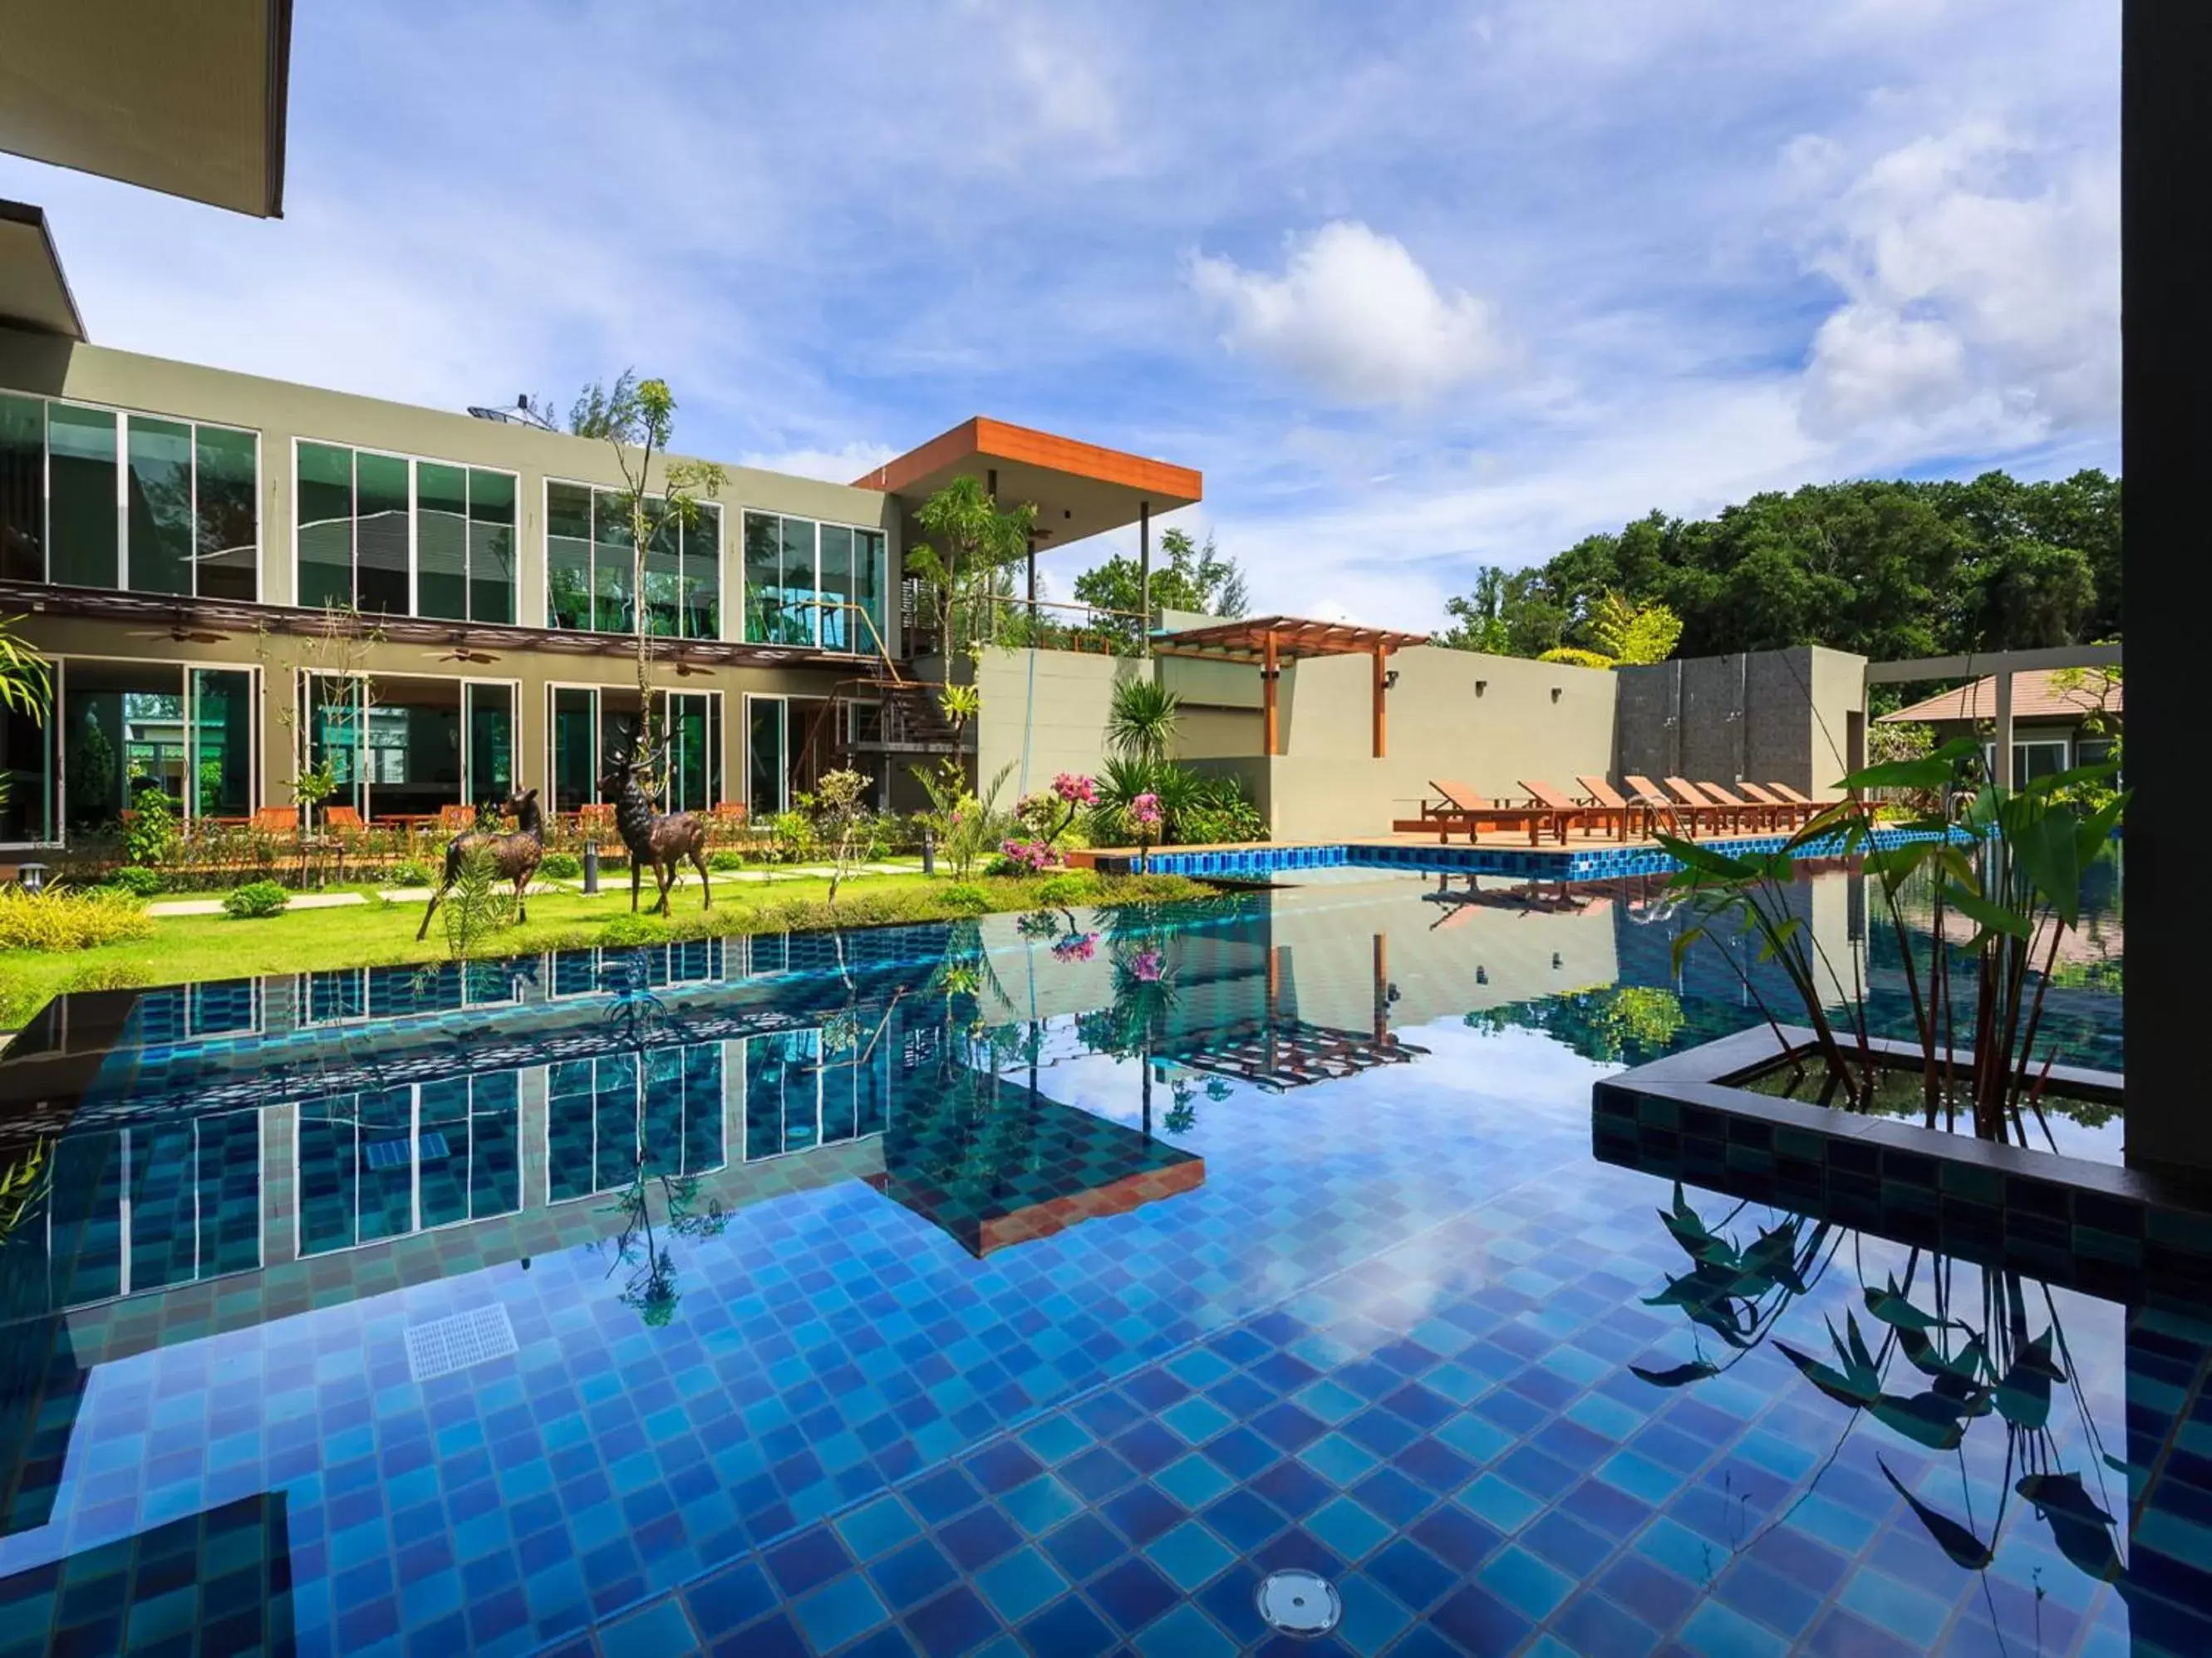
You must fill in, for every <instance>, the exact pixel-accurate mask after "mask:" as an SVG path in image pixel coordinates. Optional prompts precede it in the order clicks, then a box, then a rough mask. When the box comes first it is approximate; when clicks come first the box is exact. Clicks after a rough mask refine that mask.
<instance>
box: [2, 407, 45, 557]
mask: <svg viewBox="0 0 2212 1658" xmlns="http://www.w3.org/2000/svg"><path fill="white" fill-rule="evenodd" d="M0 578H5V579H6V580H11V581H44V580H46V404H45V402H44V401H43V400H42V399H40V398H18V397H10V396H9V395H8V394H6V393H5V392H0Z"/></svg>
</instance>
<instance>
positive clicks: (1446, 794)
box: [1390, 778, 1567, 847]
mask: <svg viewBox="0 0 2212 1658" xmlns="http://www.w3.org/2000/svg"><path fill="white" fill-rule="evenodd" d="M1429 786H1430V787H1431V788H1432V789H1434V790H1435V791H1436V792H1437V793H1438V794H1439V795H1441V796H1442V797H1443V799H1442V800H1441V802H1438V803H1431V802H1429V801H1426V800H1424V801H1423V802H1422V803H1421V815H1420V816H1419V817H1401V818H1400V819H1398V821H1397V822H1396V823H1393V824H1392V825H1391V826H1390V827H1391V829H1393V830H1395V832H1396V833H1398V834H1401V835H1425V834H1427V833H1428V832H1429V831H1431V829H1433V830H1434V831H1436V836H1437V840H1438V841H1450V839H1451V836H1452V831H1453V830H1454V829H1459V830H1461V831H1462V832H1463V833H1464V834H1465V835H1467V838H1468V841H1469V842H1470V843H1472V842H1473V841H1474V839H1475V836H1476V835H1477V834H1478V833H1479V832H1480V830H1481V829H1485V828H1498V829H1503V828H1506V827H1508V826H1510V827H1511V828H1513V829H1523V828H1525V829H1527V830H1528V844H1529V845H1530V846H1532V847H1533V846H1536V845H1538V844H1540V843H1541V841H1542V839H1543V835H1544V831H1545V830H1546V829H1550V830H1551V831H1552V833H1553V837H1554V838H1555V839H1557V840H1558V841H1559V843H1560V844H1561V845H1562V846H1564V845H1565V844H1566V839H1567V827H1566V822H1565V819H1564V818H1562V817H1560V816H1559V813H1557V812H1555V811H1547V810H1546V809H1545V808H1543V807H1541V806H1501V805H1494V804H1492V802H1490V801H1488V800H1486V799H1483V798H1482V796H1480V795H1479V794H1477V793H1475V792H1474V790H1473V789H1471V788H1469V787H1468V786H1467V785H1466V784H1464V783H1462V782H1460V781H1459V780H1456V779H1455V778H1443V779H1437V778H1431V780H1429Z"/></svg>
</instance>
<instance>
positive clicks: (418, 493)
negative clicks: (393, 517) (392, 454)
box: [415, 460, 469, 621]
mask: <svg viewBox="0 0 2212 1658" xmlns="http://www.w3.org/2000/svg"><path fill="white" fill-rule="evenodd" d="M415 561H416V564H415V608H416V614H417V615H419V616H449V617H452V618H453V619H454V620H456V621H459V620H462V619H465V617H466V616H468V613H469V475H468V472H467V471H466V470H465V468H462V467H459V466H447V465H443V464H441V463H440V462H437V461H429V460H426V461H423V462H421V463H420V464H419V465H416V468H415Z"/></svg>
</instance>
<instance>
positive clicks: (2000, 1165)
mask: <svg viewBox="0 0 2212 1658" xmlns="http://www.w3.org/2000/svg"><path fill="white" fill-rule="evenodd" d="M1813 1042H1814V1037H1813V1033H1812V1032H1811V1031H1809V1030H1805V1029H1796V1028H1791V1027H1787V1026H1785V1027H1784V1029H1783V1031H1782V1035H1781V1040H1779V1041H1778V1040H1777V1036H1776V1033H1775V1032H1774V1031H1773V1030H1771V1029H1765V1028H1763V1027H1762V1028H1760V1029H1753V1030H1747V1031H1741V1032H1739V1033H1738V1034H1736V1035H1732V1036H1726V1037H1723V1038H1722V1039H1721V1040H1720V1041H1718V1042H1707V1043H1705V1045H1703V1046H1702V1047H1699V1048H1691V1049H1689V1050H1687V1051H1686V1052H1684V1053H1681V1054H1670V1055H1668V1056H1667V1057H1666V1058H1664V1059H1662V1060H1654V1061H1653V1062H1652V1063H1650V1064H1649V1065H1644V1066H1637V1067H1635V1068H1634V1069H1632V1070H1629V1071H1626V1072H1621V1073H1620V1074H1619V1075H1618V1076H1613V1077H1608V1078H1604V1079H1603V1080H1601V1081H1600V1082H1598V1083H1596V1084H1593V1086H1592V1089H1591V1095H1592V1112H1591V1129H1590V1133H1591V1142H1592V1149H1593V1151H1595V1155H1596V1156H1597V1157H1598V1159H1599V1160H1600V1161H1601V1162H1604V1163H1615V1164H1618V1165H1620V1166H1621V1167H1624V1168H1629V1169H1639V1170H1641V1171H1643V1172H1644V1173H1647V1174H1656V1175H1668V1176H1671V1177H1673V1178H1674V1179H1678V1180H1681V1181H1686V1182H1689V1183H1691V1184H1693V1185H1697V1186H1701V1187H1706V1188H1707V1189H1709V1190H1713V1191H1721V1192H1726V1193H1730V1194H1731V1195H1733V1196H1737V1197H1745V1198H1750V1199H1753V1200H1754V1201H1759V1202H1767V1203H1772V1204H1774V1205H1776V1206H1778V1207H1783V1208H1788V1209H1794V1210H1798V1211H1801V1212H1804V1213H1807V1214H1810V1215H1814V1216H1815V1217H1817V1218H1821V1219H1826V1220H1832V1221H1834V1222H1836V1223H1838V1224H1841V1225H1844V1226H1849V1227H1851V1228H1854V1229H1856V1230H1863V1231H1870V1232H1877V1233H1880V1234H1881V1235H1883V1236H1887V1237H1892V1238H1894V1239H1896V1240H1898V1241H1899V1242H1905V1243H1917V1244H1921V1245H1923V1246H1925V1247H1927V1248H1937V1249H1941V1250H1942V1251H1943V1252H1944V1253H1946V1254H1956V1255H1960V1256H1963V1257H1965V1258H1966V1259H1968V1260H1976V1261H1979V1262H1981V1263H1983V1264H1984V1265H1988V1266H2002V1267H2008V1268H2012V1269H2015V1270H2018V1271H2021V1272H2028V1273H2031V1274H2033V1276H2035V1277H2037V1278H2042V1279H2044V1280H2045V1281H2046V1282H2049V1283H2052V1284H2066V1285H2068V1286H2069V1287H2072V1288H2075V1289H2079V1290H2082V1291H2087V1292H2088V1293H2090V1294H2093V1295H2100V1296H2106V1297H2113V1298H2117V1299H2126V1298H2129V1297H2132V1296H2138V1295H2142V1294H2145V1293H2148V1294H2149V1295H2150V1296H2151V1297H2153V1298H2157V1297H2160V1295H2176V1296H2181V1297H2186V1298H2188V1299H2189V1300H2190V1301H2191V1303H2192V1304H2194V1303H2200V1302H2201V1298H2202V1294H2203V1284H2204V1283H2205V1282H2206V1280H2207V1278H2208V1277H2212V1212H2207V1211H2206V1210H2205V1209H2203V1207H2201V1206H2198V1203H2197V1194H2196V1193H2191V1192H2187V1191H2185V1190H2183V1189H2182V1188H2180V1187H2179V1186H2177V1185H2176V1184H2175V1183H2174V1182H2172V1181H2168V1180H2166V1179H2163V1178H2161V1177H2160V1176H2158V1175H2153V1174H2150V1173H2148V1172H2147V1171H2144V1170H2142V1169H2127V1168H2121V1167H2117V1166H2114V1165H2112V1164H2108V1163H2091V1162H2087V1161H2086V1160H2084V1159H2081V1158H2079V1157H2063V1156H2060V1155H2058V1154H2057V1153H2055V1152H2050V1151H2035V1150H2033V1149H2029V1148H2026V1147H2021V1146H2016V1145H1991V1144H1990V1143H1988V1142H1986V1141H1981V1140H1976V1139H1972V1138H1971V1137H1969V1136H1967V1135H1964V1134H1954V1133H1947V1132H1945V1131H1943V1130H1942V1129H1930V1128H1924V1127H1921V1126H1920V1125H1919V1124H1917V1123H1911V1122H1901V1121H1897V1120H1895V1119H1893V1118H1885V1117H1869V1116H1862V1115H1858V1114H1853V1113H1850V1112H1844V1111H1836V1110H1831V1109H1829V1108H1826V1107H1822V1106H1815V1105H1807V1104H1804V1103H1802V1102H1799V1101H1796V1100H1788V1099H1782V1098H1778V1097H1776V1096H1771V1095H1766V1094H1757V1093H1753V1092H1752V1091H1751V1090H1748V1089H1745V1088H1736V1087H1731V1086H1729V1084H1728V1081H1727V1079H1728V1078H1740V1077H1742V1076H1745V1075H1747V1074H1748V1073H1750V1072H1755V1071H1758V1070H1761V1069H1764V1068H1765V1067H1767V1066H1771V1065H1772V1064H1773V1063H1774V1062H1775V1061H1776V1060H1778V1059H1779V1058H1780V1057H1781V1056H1782V1055H1783V1054H1784V1053H1787V1052H1796V1051H1803V1050H1805V1049H1808V1048H1811V1047H1812V1045H1813ZM1874 1046H1875V1048H1877V1049H1878V1050H1881V1051H1884V1052H1887V1053H1889V1054H1893V1055H1896V1056H1898V1057H1900V1058H1905V1059H1912V1058H1915V1057H1917V1050H1916V1049H1914V1048H1911V1047H1910V1046H1909V1045H1907V1044H1905V1043H1901V1042H1875V1044H1874ZM2051 1078H2052V1082H2053V1084H2056V1085H2058V1086H2060V1087H2063V1089H2064V1090H2066V1091H2067V1092H2069V1093H2074V1094H2081V1095H2086V1096H2088V1097H2091V1098H2106V1097H2109V1098H2111V1099H2113V1100H2115V1101H2116V1100H2117V1099H2118V1096H2119V1091H2120V1081H2121V1079H2120V1078H2119V1076H2118V1074H2117V1073H2115V1072H2108V1071H2077V1070H2073V1069H2070V1068H2067V1069H2061V1068H2058V1067H2054V1068H2053V1070H2052V1072H2051Z"/></svg>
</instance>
